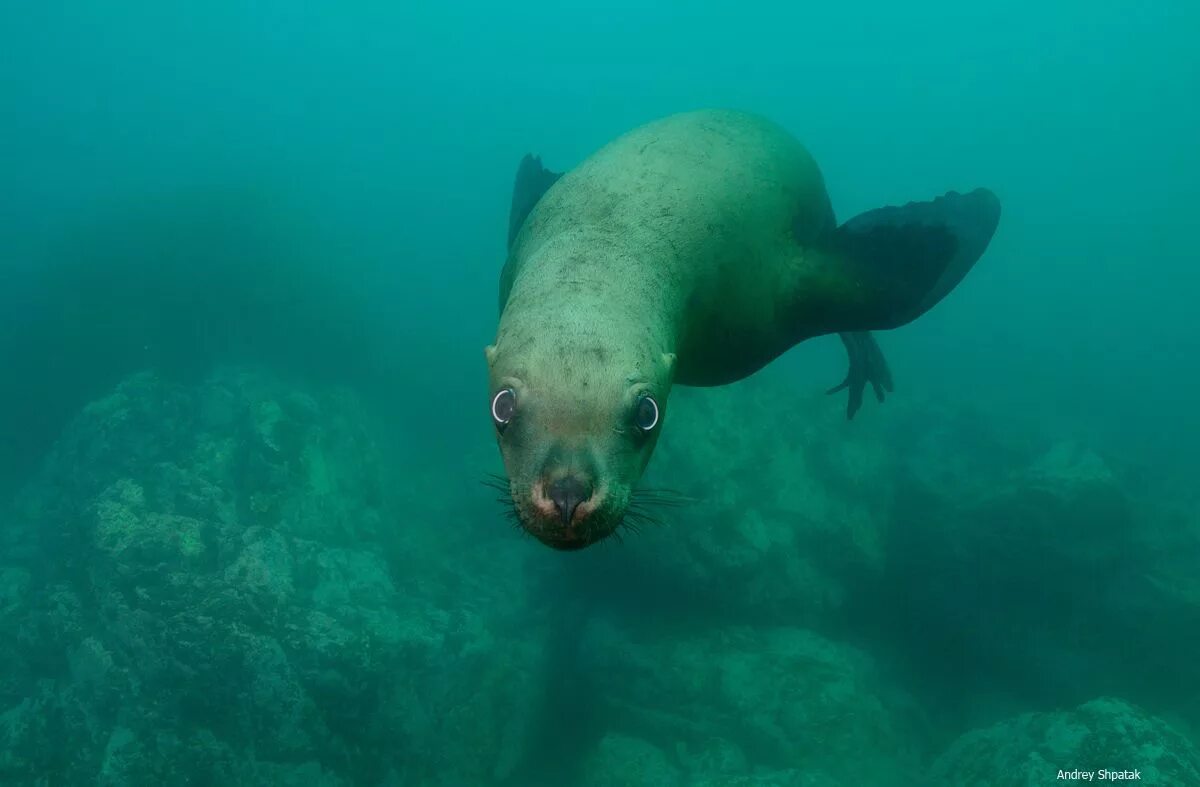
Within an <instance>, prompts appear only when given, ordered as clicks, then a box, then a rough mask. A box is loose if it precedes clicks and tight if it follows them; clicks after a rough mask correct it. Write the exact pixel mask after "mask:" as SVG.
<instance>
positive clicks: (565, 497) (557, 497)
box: [546, 475, 592, 525]
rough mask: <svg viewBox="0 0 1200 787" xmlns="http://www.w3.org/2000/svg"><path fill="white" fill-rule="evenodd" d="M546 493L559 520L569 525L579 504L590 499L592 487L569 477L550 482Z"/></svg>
mask: <svg viewBox="0 0 1200 787" xmlns="http://www.w3.org/2000/svg"><path fill="white" fill-rule="evenodd" d="M546 492H547V496H548V497H549V498H550V499H551V500H552V501H553V502H554V507H555V508H556V509H557V510H558V516H559V519H561V520H562V523H563V524H564V525H569V524H571V518H572V517H574V516H575V509H577V508H579V504H580V503H583V502H586V501H587V500H588V499H590V498H591V496H592V485H591V484H590V483H587V482H585V481H584V480H583V479H581V478H579V477H578V476H573V475H569V476H564V477H563V478H559V479H558V480H556V481H554V482H552V483H551V484H550V486H549V488H547V490H546Z"/></svg>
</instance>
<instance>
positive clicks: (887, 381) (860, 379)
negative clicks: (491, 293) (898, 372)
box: [826, 331, 893, 420]
mask: <svg viewBox="0 0 1200 787" xmlns="http://www.w3.org/2000/svg"><path fill="white" fill-rule="evenodd" d="M838 336H839V337H841V340H842V344H844V345H845V346H846V356H847V358H848V359H849V361H850V369H849V371H847V372H846V379H844V380H842V382H841V384H840V385H836V386H834V387H833V388H830V389H829V390H828V391H826V393H831V394H834V393H837V392H838V391H842V390H846V389H849V391H850V398H849V401H848V402H847V403H846V418H847V420H849V419H852V418H854V414H855V413H857V412H858V408H860V407H862V401H863V392H864V391H865V390H866V388H867V383H870V384H871V387H872V388H873V389H874V390H875V398H876V399H878V400H879V401H880V402H883V400H884V399H885V398H886V397H887V394H889V393H891V392H892V390H893V389H892V370H891V369H889V368H888V365H887V359H886V358H884V357H883V351H882V350H880V349H879V344H877V343H876V341H875V337H874V336H872V335H871V333H870V331H856V332H854V333H840V334H838Z"/></svg>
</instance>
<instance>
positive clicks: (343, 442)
mask: <svg viewBox="0 0 1200 787" xmlns="http://www.w3.org/2000/svg"><path fill="white" fill-rule="evenodd" d="M374 431H375V426H374V422H373V421H372V419H371V418H370V416H369V415H368V414H367V412H366V411H365V410H364V409H363V408H362V407H361V406H360V405H359V404H358V403H357V401H356V400H355V398H354V397H353V396H351V395H350V394H348V393H346V392H344V391H337V390H320V391H303V390H298V389H297V388H296V387H294V386H291V385H287V384H284V383H282V382H280V381H279V380H277V379H275V378H272V377H270V376H269V375H264V374H261V373H258V372H253V371H249V370H227V371H223V372H220V373H217V374H215V375H213V376H212V377H211V378H209V379H207V380H205V381H203V382H202V383H200V384H196V385H185V384H181V383H175V382H171V381H167V380H164V379H162V378H159V377H156V376H154V375H150V374H140V375H136V376H134V377H131V378H129V379H127V380H126V381H125V382H124V383H122V384H121V385H120V386H118V387H117V389H116V390H114V391H113V392H112V393H111V394H110V395H109V396H106V397H104V398H103V399H100V400H98V401H96V402H94V403H92V404H91V405H89V406H87V407H85V408H84V409H83V410H82V411H81V413H80V414H79V415H78V416H77V417H76V419H75V420H74V421H73V423H72V424H71V425H70V426H69V427H68V428H67V429H66V431H65V432H64V434H63V435H62V437H61V439H60V440H59V441H58V443H57V444H56V446H55V447H54V449H53V450H52V451H51V452H50V454H49V456H48V458H47V460H46V462H45V466H44V469H43V471H42V473H41V474H40V476H39V477H38V479H37V480H36V481H35V482H34V483H33V484H31V485H30V487H29V488H28V489H27V490H26V491H25V493H24V494H23V495H22V498H21V500H20V505H19V507H18V508H19V516H20V517H21V518H22V519H23V520H24V521H25V522H28V523H29V527H26V528H25V530H24V531H23V532H28V533H36V534H37V538H36V541H35V542H33V546H32V548H33V550H34V552H33V554H32V559H31V560H29V561H28V565H11V566H10V565H5V566H3V567H0V621H3V623H4V624H5V630H6V631H11V632H14V636H12V637H9V638H5V641H4V642H3V643H0V667H5V668H6V669H5V670H4V676H3V678H0V782H3V783H6V784H7V783H13V784H19V783H35V782H37V780H39V779H41V780H48V782H49V783H73V784H93V783H96V784H105V785H114V786H115V785H127V784H182V783H192V784H214V785H215V784H221V785H227V784H229V785H237V784H246V785H250V784H297V785H300V784H305V785H331V786H332V785H343V784H384V783H389V781H390V783H395V784H418V783H419V784H434V785H436V784H446V785H457V784H484V783H491V782H493V781H495V780H497V779H499V778H503V777H505V776H507V775H508V773H510V772H511V771H512V770H513V769H514V768H515V767H516V765H517V764H518V763H519V762H520V761H521V759H522V758H523V757H524V756H525V754H526V751H527V748H528V743H529V741H528V737H529V729H530V725H531V723H532V719H533V710H532V709H533V708H534V707H535V706H536V704H537V702H538V697H539V691H540V689H541V683H540V681H539V680H538V675H539V669H540V667H539V665H540V661H539V659H540V658H541V651H542V648H540V646H539V642H538V637H539V629H538V628H537V626H536V625H535V621H534V620H532V619H531V617H530V615H529V614H528V613H525V612H524V610H523V609H522V605H523V603H524V597H523V596H522V595H521V594H520V593H519V592H514V591H513V589H512V588H506V587H501V586H499V585H498V584H497V583H484V584H483V585H482V586H480V587H471V588H464V587H463V583H464V582H468V581H469V580H470V576H469V572H470V570H471V563H472V561H474V562H475V563H479V562H480V561H483V560H485V558H484V557H481V556H471V557H469V558H468V559H464V560H463V561H462V563H463V565H464V567H463V569H462V571H461V572H460V571H458V570H455V571H449V572H447V571H443V570H441V568H440V564H439V561H438V560H437V555H439V554H442V547H441V545H439V544H437V543H436V542H435V541H433V540H431V539H432V537H433V536H434V535H436V534H437V533H438V532H439V529H438V528H428V527H424V526H421V527H417V526H414V524H413V523H411V522H409V523H408V524H407V526H400V524H399V523H400V522H403V521H405V519H404V517H405V516H406V515H408V516H411V515H412V514H411V512H406V511H405V509H404V505H403V503H405V502H407V501H406V500H404V499H403V495H404V494H405V493H406V492H405V489H404V488H403V487H399V488H397V486H396V485H397V483H398V481H399V483H402V482H403V479H396V478H393V477H392V476H389V475H388V473H387V469H386V468H387V465H386V463H385V462H384V460H383V459H382V457H381V455H380V452H379V450H378V448H377V446H376V444H375V441H374V438H373V433H374ZM515 554H516V553H515V552H512V553H505V552H503V551H490V552H488V553H487V555H486V560H487V561H488V565H490V566H491V567H492V568H493V569H494V570H496V571H502V572H507V573H509V574H510V575H519V574H521V573H522V572H521V569H520V567H519V566H516V565H511V564H510V563H509V562H508V561H510V560H511V556H512V555H515ZM463 598H470V599H471V602H470V603H469V604H462V603H461V602H458V603H456V600H461V599H463ZM518 611H521V615H520V618H519V620H518V619H517V617H518ZM466 675H470V676H471V680H465V679H464V676H466ZM500 720H503V723H500Z"/></svg>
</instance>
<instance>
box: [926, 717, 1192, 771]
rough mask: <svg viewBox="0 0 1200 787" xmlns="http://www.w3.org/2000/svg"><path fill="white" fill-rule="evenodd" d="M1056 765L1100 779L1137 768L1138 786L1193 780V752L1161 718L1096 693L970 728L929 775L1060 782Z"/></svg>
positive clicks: (1178, 734)
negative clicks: (1068, 707) (1075, 703)
mask: <svg viewBox="0 0 1200 787" xmlns="http://www.w3.org/2000/svg"><path fill="white" fill-rule="evenodd" d="M1060 770H1061V771H1066V772H1071V771H1076V770H1078V771H1084V772H1092V774H1093V778H1092V781H1101V779H1100V773H1099V772H1100V771H1101V770H1105V771H1109V772H1114V771H1115V772H1118V773H1120V772H1126V773H1128V772H1133V771H1136V772H1137V774H1138V776H1137V777H1136V779H1137V783H1138V784H1148V785H1181V784H1200V752H1198V751H1197V749H1196V748H1195V746H1194V745H1193V744H1192V743H1191V742H1190V741H1189V740H1188V739H1187V738H1186V737H1185V736H1184V735H1182V734H1181V733H1179V732H1178V731H1177V730H1175V729H1173V728H1172V727H1171V726H1170V725H1169V724H1167V723H1166V722H1165V721H1163V720H1161V719H1158V718H1155V717H1154V716H1150V715H1148V714H1147V713H1145V712H1144V711H1142V710H1141V709H1140V708H1137V707H1135V706H1133V705H1131V704H1129V703H1127V702H1125V701H1123V700H1119V699H1114V698H1101V699H1097V700H1093V701H1091V702H1088V703H1086V704H1084V705H1081V706H1079V707H1078V708H1076V709H1075V710H1072V711H1063V712H1057V713H1030V714H1025V715H1022V716H1019V717H1017V718H1014V719H1010V720H1008V721H1004V722H1000V723H999V724H995V725H993V726H991V727H987V728H985V729H980V730H975V731H973V732H969V733H967V734H966V735H963V736H962V737H961V738H959V739H958V740H957V741H955V742H954V743H953V744H952V745H951V746H950V747H949V749H947V750H946V752H945V753H944V754H943V755H942V756H941V757H940V758H939V759H938V760H937V762H936V763H935V764H934V766H933V769H932V773H931V775H932V778H933V781H934V782H935V783H936V784H938V785H945V786H946V787H957V785H962V784H971V785H978V786H979V787H1025V786H1026V785H1028V787H1034V785H1042V784H1050V783H1053V782H1055V781H1059V780H1060V777H1059V776H1058V772H1059V771H1060ZM1112 778H1113V777H1112V776H1111V775H1110V776H1108V777H1107V778H1106V779H1105V780H1104V781H1109V780H1112ZM1125 778H1126V779H1133V778H1134V777H1132V776H1127V777H1125Z"/></svg>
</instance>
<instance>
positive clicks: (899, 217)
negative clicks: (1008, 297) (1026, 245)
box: [810, 189, 1000, 331]
mask: <svg viewBox="0 0 1200 787" xmlns="http://www.w3.org/2000/svg"><path fill="white" fill-rule="evenodd" d="M999 222H1000V200H998V199H997V198H996V195H995V194H993V193H992V192H990V191H988V190H987V189H976V190H974V191H972V192H970V193H968V194H959V193H958V192H956V191H952V192H950V193H949V194H946V195H945V196H942V197H938V198H937V199H935V200H931V201H929V202H910V203H908V204H907V205H902V206H899V207H888V208H879V209H878V210H872V211H868V212H866V213H863V214H861V215H858V216H855V217H854V218H852V219H850V221H848V222H846V223H845V224H843V225H842V226H841V227H838V229H837V231H836V232H834V233H833V235H832V237H831V238H830V240H829V242H828V244H826V249H827V250H828V251H829V252H831V253H832V257H833V260H832V265H833V267H834V268H835V269H836V270H835V271H828V273H829V274H830V275H829V276H828V277H826V279H825V281H826V283H827V284H829V283H833V284H835V286H833V287H832V288H831V289H832V291H831V292H829V293H827V298H826V300H829V301H830V302H828V303H822V304H811V305H810V308H815V311H817V312H818V313H823V314H825V315H827V316H828V318H829V319H830V322H831V323H836V324H833V325H830V326H829V327H831V328H833V329H834V330H836V331H863V330H886V329H890V328H898V327H900V326H901V325H904V324H906V323H909V322H911V321H913V320H915V319H916V318H917V317H920V316H921V315H922V314H924V313H925V312H926V311H928V310H929V309H931V308H932V307H933V306H934V305H936V304H937V303H938V301H940V300H941V299H942V298H944V297H946V295H948V294H949V293H950V291H951V290H953V289H954V288H955V286H957V285H958V283H959V282H960V281H962V279H963V277H964V276H966V275H967V272H968V271H970V270H971V267H972V266H974V265H975V262H976V261H977V260H978V259H979V258H980V257H981V256H983V252H984V251H985V250H986V249H987V246H988V243H989V242H990V241H991V239H992V235H993V233H995V231H996V226H997V224H999ZM838 293H840V294H841V297H840V298H839V295H838ZM814 295H817V294H816V293H814ZM817 297H820V296H819V295H817ZM839 299H840V300H844V301H846V302H844V303H836V302H833V301H836V300H839ZM822 307H823V308H822Z"/></svg>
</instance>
